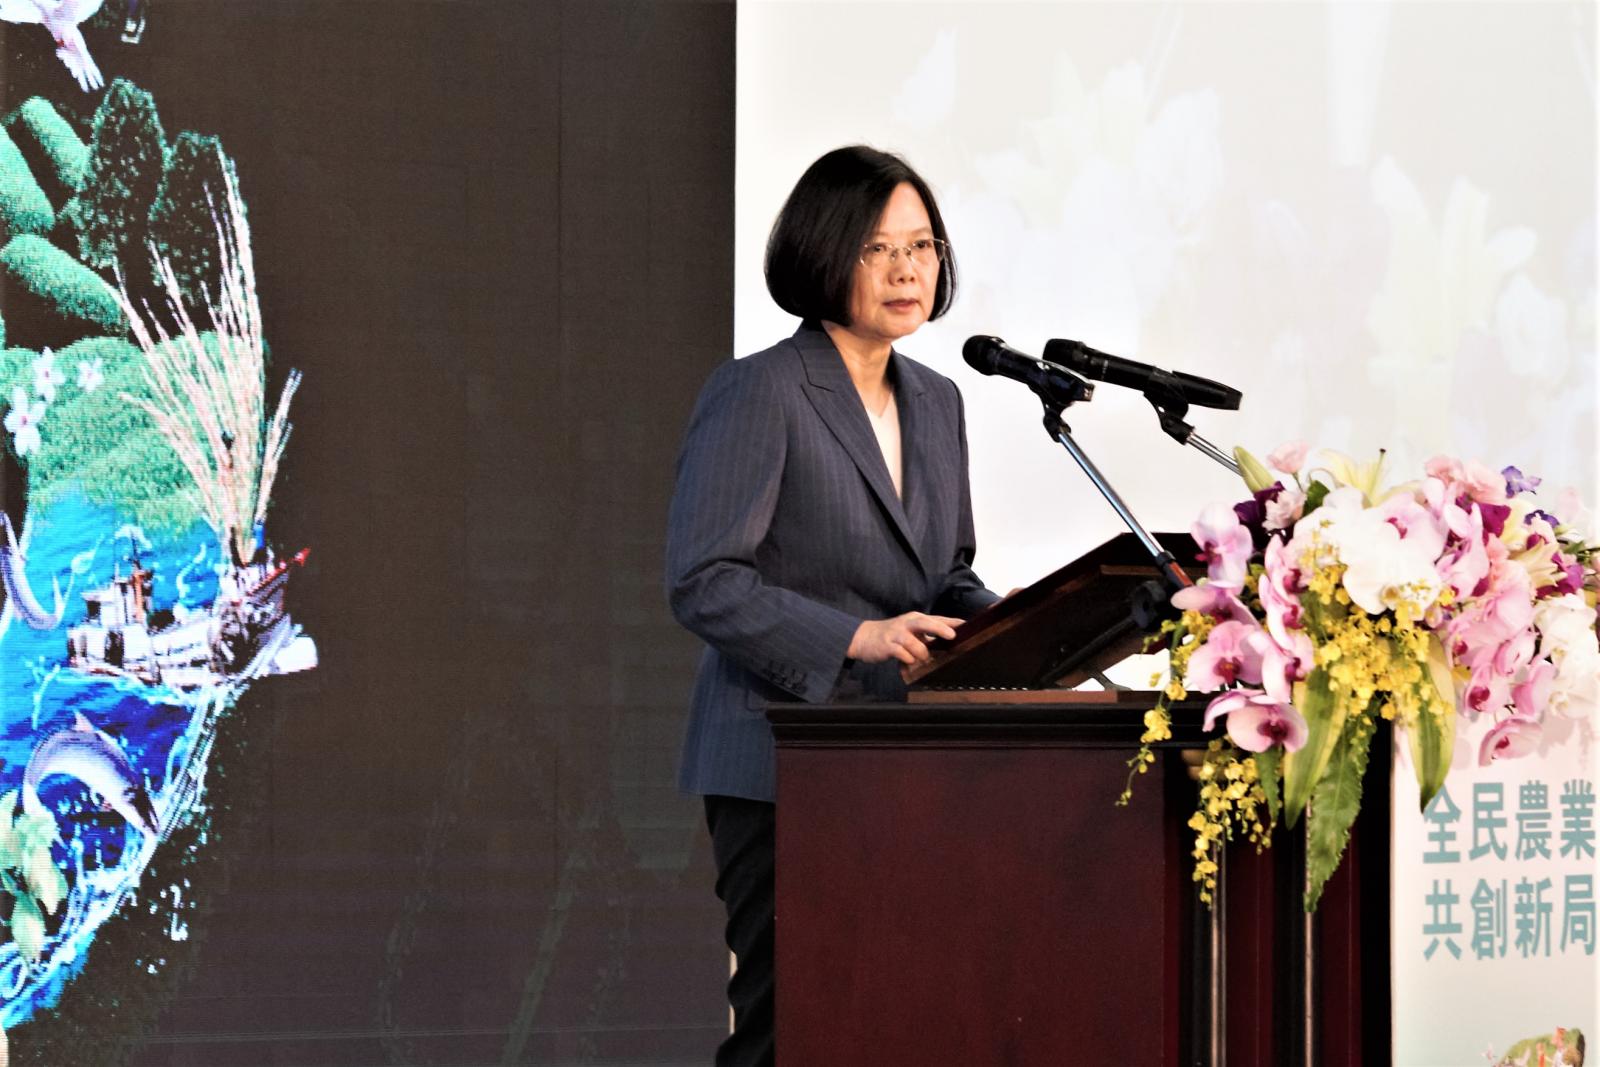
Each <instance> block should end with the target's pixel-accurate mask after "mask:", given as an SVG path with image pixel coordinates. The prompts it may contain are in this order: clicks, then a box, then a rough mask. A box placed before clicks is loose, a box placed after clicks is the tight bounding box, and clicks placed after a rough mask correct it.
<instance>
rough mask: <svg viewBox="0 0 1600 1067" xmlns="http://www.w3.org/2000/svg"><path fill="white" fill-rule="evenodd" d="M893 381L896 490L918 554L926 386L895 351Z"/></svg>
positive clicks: (923, 528) (924, 528) (926, 472)
mask: <svg viewBox="0 0 1600 1067" xmlns="http://www.w3.org/2000/svg"><path fill="white" fill-rule="evenodd" d="M889 363H890V367H891V368H892V369H891V373H892V374H893V375H894V379H895V403H896V404H897V405H899V409H900V489H901V506H902V507H903V508H904V509H905V516H906V528H907V529H908V530H909V531H910V534H911V543H912V544H914V545H916V546H917V550H918V552H919V553H920V552H921V549H922V544H923V540H924V538H926V536H927V533H928V503H929V502H928V498H929V492H930V490H931V488H932V487H931V486H930V485H929V481H928V479H929V477H930V476H931V475H932V474H933V473H934V472H933V471H932V470H930V469H929V466H928V451H927V449H926V448H925V447H924V445H925V443H926V442H925V435H926V434H927V432H928V418H929V411H928V398H927V396H925V395H924V394H925V393H926V391H927V383H926V382H925V381H924V380H923V376H922V375H921V374H918V373H916V370H915V368H914V367H913V366H912V365H911V361H910V360H908V359H906V358H905V357H904V356H902V355H900V353H898V352H896V353H894V354H893V355H891V356H890V357H889Z"/></svg>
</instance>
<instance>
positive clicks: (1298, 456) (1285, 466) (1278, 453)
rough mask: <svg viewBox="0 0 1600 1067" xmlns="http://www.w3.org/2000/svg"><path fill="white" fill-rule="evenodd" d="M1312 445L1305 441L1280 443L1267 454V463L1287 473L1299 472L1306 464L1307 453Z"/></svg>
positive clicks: (1274, 468)
mask: <svg viewBox="0 0 1600 1067" xmlns="http://www.w3.org/2000/svg"><path fill="white" fill-rule="evenodd" d="M1310 451H1311V446H1310V445H1308V444H1306V443H1305V442H1304V441H1289V442H1286V443H1284V444H1281V445H1279V446H1278V447H1277V448H1275V449H1273V450H1272V451H1271V452H1270V453H1268V455H1267V465H1268V466H1270V467H1271V468H1272V469H1273V470H1279V471H1282V472H1283V473H1285V474H1299V473H1300V468H1301V467H1304V466H1305V465H1306V453H1308V452H1310Z"/></svg>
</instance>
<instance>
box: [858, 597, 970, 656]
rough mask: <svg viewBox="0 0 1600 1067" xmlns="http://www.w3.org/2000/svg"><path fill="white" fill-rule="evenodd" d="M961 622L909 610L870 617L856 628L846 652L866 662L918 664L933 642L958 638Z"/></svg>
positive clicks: (942, 616) (926, 654)
mask: <svg viewBox="0 0 1600 1067" xmlns="http://www.w3.org/2000/svg"><path fill="white" fill-rule="evenodd" d="M961 623H962V620H961V619H952V618H948V617H946V616H944V615H924V614H923V613H922V612H920V611H908V612H906V613H905V614H904V615H896V616H895V617H894V618H892V619H868V620H867V621H866V622H863V623H862V624H861V625H860V626H858V627H856V633H855V636H854V637H852V638H851V639H850V650H849V651H848V652H846V653H845V655H846V656H848V657H849V658H851V659H853V660H859V661H860V662H862V663H883V662H884V661H885V660H891V659H896V660H899V661H900V662H901V663H903V664H905V665H906V666H907V667H914V666H916V665H917V664H918V663H923V662H925V661H926V660H927V659H928V642H929V641H932V640H933V639H934V638H936V637H943V638H946V639H949V638H952V637H955V635H956V627H957V626H960V625H961Z"/></svg>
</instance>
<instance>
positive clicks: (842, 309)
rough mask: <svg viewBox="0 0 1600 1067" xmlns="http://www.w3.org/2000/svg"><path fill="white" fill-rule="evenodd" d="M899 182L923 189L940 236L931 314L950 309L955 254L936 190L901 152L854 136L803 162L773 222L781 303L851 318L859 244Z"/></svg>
mask: <svg viewBox="0 0 1600 1067" xmlns="http://www.w3.org/2000/svg"><path fill="white" fill-rule="evenodd" d="M901 183H905V184H907V185H910V186H911V187H912V188H913V189H915V190H916V191H917V195H918V196H920V197H922V206H923V207H925V208H927V209H928V221H929V223H930V224H931V225H932V226H933V236H934V237H936V238H938V239H939V240H941V241H944V242H945V253H946V254H945V258H944V263H943V265H942V266H941V268H940V270H939V281H938V284H937V285H936V286H935V287H934V291H933V308H932V311H931V313H930V314H929V315H928V318H930V319H936V318H938V317H939V316H940V315H943V314H944V313H945V312H946V311H948V310H950V304H951V303H952V302H953V301H954V300H955V296H956V259H955V254H954V253H953V252H951V251H950V247H949V241H950V238H949V236H948V235H947V234H946V233H945V229H944V219H942V218H940V216H939V205H938V204H937V203H936V202H935V201H934V199H933V190H931V189H929V188H928V183H927V182H925V181H923V180H922V175H920V174H918V173H917V172H916V171H915V170H912V169H911V164H909V163H907V162H906V161H905V160H903V159H901V158H900V157H899V156H897V155H894V154H892V153H890V152H880V151H878V150H877V149H876V148H869V147H867V146H866V145H859V144H858V145H849V146H848V147H845V148H835V149H834V150H833V151H832V152H829V153H827V154H826V155H824V156H823V157H822V158H820V159H818V160H817V161H816V162H815V163H813V164H811V166H809V167H807V168H806V172H805V173H804V174H802V175H800V180H799V181H798V182H796V183H795V187H794V190H793V191H792V192H791V193H790V194H789V199H788V200H786V201H784V204H783V210H782V211H780V212H778V218H777V221H775V222H774V223H773V224H772V233H771V234H770V235H769V236H768V237H767V262H766V272H767V291H768V292H770V293H771V294H772V299H773V300H776V301H777V302H778V306H779V307H781V308H782V309H783V310H785V311H787V312H788V313H789V314H791V315H797V316H799V317H800V318H802V319H805V320H808V321H813V322H815V321H821V320H824V319H825V320H827V321H829V322H835V323H838V324H839V325H840V326H849V325H850V289H851V285H852V283H853V281H854V279H855V271H856V267H858V266H859V265H860V263H861V246H862V245H863V244H865V243H866V240H867V237H868V235H870V234H871V233H872V231H873V229H874V228H875V227H876V226H877V225H878V220H879V219H880V218H882V217H883V209H884V205H886V204H887V203H888V202H889V196H890V194H892V193H893V192H894V190H895V187H896V186H898V185H900V184H901Z"/></svg>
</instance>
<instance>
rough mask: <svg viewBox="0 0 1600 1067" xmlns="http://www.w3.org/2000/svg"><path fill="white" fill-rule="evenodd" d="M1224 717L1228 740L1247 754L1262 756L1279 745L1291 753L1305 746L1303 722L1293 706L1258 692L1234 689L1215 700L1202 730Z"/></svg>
mask: <svg viewBox="0 0 1600 1067" xmlns="http://www.w3.org/2000/svg"><path fill="white" fill-rule="evenodd" d="M1224 715H1226V716H1227V717H1228V736H1229V737H1230V738H1232V739H1233V743H1234V744H1236V745H1238V746H1239V747H1240V748H1242V749H1244V750H1246V751H1247V752H1265V751H1266V750H1267V749H1269V748H1271V747H1272V746H1273V745H1280V744H1281V745H1282V746H1283V750H1284V751H1285V752H1294V751H1295V750H1297V749H1299V748H1300V747H1302V746H1303V745H1304V744H1305V743H1306V735H1307V732H1308V731H1307V728H1306V720H1305V719H1304V718H1302V717H1301V715H1300V713H1299V712H1298V711H1296V710H1295V709H1294V705H1292V704H1286V703H1284V702H1282V701H1280V700H1276V699H1274V698H1273V697H1271V696H1268V695H1267V694H1266V693H1263V692H1261V691H1260V690H1257V689H1235V690H1233V691H1232V692H1229V693H1224V694H1222V695H1221V696H1219V697H1217V698H1216V699H1215V700H1213V701H1212V702H1211V704H1210V706H1208V707H1207V708H1206V720H1205V727H1206V729H1207V730H1210V729H1211V728H1212V727H1213V726H1214V725H1215V724H1216V721H1217V719H1219V718H1221V717H1222V716H1224Z"/></svg>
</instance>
